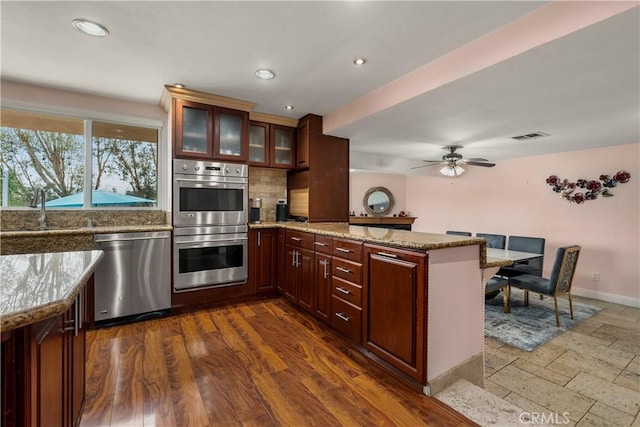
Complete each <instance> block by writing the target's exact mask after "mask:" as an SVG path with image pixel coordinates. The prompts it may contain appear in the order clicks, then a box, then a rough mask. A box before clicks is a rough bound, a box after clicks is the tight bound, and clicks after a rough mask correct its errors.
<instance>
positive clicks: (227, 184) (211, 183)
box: [174, 178, 247, 188]
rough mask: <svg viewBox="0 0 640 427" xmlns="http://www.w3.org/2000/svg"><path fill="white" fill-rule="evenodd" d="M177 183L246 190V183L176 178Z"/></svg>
mask: <svg viewBox="0 0 640 427" xmlns="http://www.w3.org/2000/svg"><path fill="white" fill-rule="evenodd" d="M174 179H175V181H176V182H193V183H196V184H204V185H206V186H209V187H220V186H224V187H230V188H244V187H246V185H247V184H246V183H242V182H229V181H216V180H202V179H189V178H174Z"/></svg>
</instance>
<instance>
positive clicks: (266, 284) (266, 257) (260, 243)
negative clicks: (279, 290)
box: [249, 229, 278, 294]
mask: <svg viewBox="0 0 640 427" xmlns="http://www.w3.org/2000/svg"><path fill="white" fill-rule="evenodd" d="M277 243H278V230H276V229H258V230H251V231H250V232H249V247H250V260H249V281H250V282H251V286H252V287H253V289H254V292H255V293H258V294H259V293H265V292H274V291H275V290H276V274H277V266H278V256H277V254H278V253H277Z"/></svg>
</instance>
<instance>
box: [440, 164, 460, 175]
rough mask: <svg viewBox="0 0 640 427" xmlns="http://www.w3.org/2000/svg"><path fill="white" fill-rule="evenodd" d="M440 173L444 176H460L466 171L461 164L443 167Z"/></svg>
mask: <svg viewBox="0 0 640 427" xmlns="http://www.w3.org/2000/svg"><path fill="white" fill-rule="evenodd" d="M440 173H441V174H442V175H444V176H448V177H454V176H460V175H462V174H463V173H464V169H463V168H461V167H460V166H457V165H456V166H449V165H447V166H445V167H443V168H442V169H440Z"/></svg>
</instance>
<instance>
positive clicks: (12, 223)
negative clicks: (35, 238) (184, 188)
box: [0, 209, 171, 231]
mask: <svg viewBox="0 0 640 427" xmlns="http://www.w3.org/2000/svg"><path fill="white" fill-rule="evenodd" d="M39 216H40V210H39V209H11V210H1V211H0V229H1V230H2V231H10V230H19V229H23V228H26V227H36V226H37V225H38V217H39ZM89 220H91V222H92V225H93V226H94V227H112V226H120V225H123V226H126V225H161V224H168V223H169V224H170V223H171V221H168V220H167V212H164V211H159V210H131V209H129V210H111V209H109V210H106V209H105V210H89V209H87V210H84V209H73V210H71V209H68V210H61V209H60V210H58V209H51V210H49V209H47V226H49V227H59V228H69V227H86V226H87V222H88V221H89Z"/></svg>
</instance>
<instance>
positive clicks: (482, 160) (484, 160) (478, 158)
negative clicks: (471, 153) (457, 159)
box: [467, 157, 489, 162]
mask: <svg viewBox="0 0 640 427" xmlns="http://www.w3.org/2000/svg"><path fill="white" fill-rule="evenodd" d="M467 160H473V161H476V162H488V161H489V160H487V159H483V158H481V157H473V158H471V159H467Z"/></svg>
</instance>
